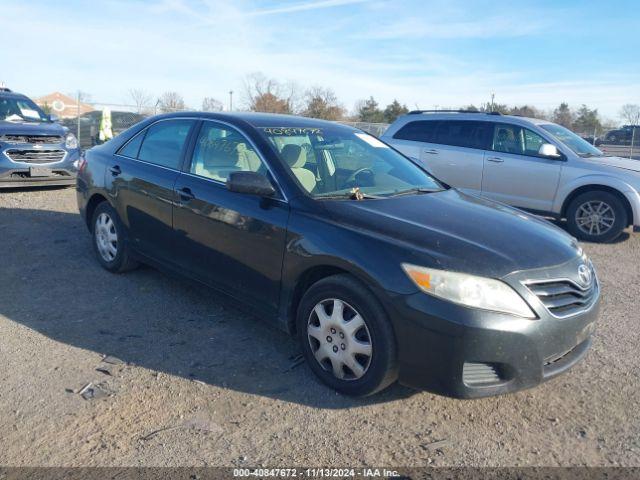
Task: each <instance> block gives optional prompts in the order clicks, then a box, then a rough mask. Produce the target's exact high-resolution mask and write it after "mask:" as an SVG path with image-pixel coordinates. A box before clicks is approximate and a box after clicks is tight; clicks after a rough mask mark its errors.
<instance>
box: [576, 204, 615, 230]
mask: <svg viewBox="0 0 640 480" xmlns="http://www.w3.org/2000/svg"><path fill="white" fill-rule="evenodd" d="M575 220H576V225H577V226H578V228H579V229H580V230H581V231H582V232H584V233H586V234H587V235H603V234H605V233H607V232H608V231H609V230H611V228H612V227H613V225H614V223H615V221H616V214H615V212H614V211H613V208H611V206H610V205H609V204H607V203H605V202H603V201H600V200H592V201H589V202H585V203H583V204H582V205H580V206H579V207H578V209H577V210H576V217H575Z"/></svg>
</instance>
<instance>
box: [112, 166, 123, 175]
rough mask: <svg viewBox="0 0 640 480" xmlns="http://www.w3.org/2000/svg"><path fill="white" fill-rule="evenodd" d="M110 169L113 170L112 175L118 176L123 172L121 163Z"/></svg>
mask: <svg viewBox="0 0 640 480" xmlns="http://www.w3.org/2000/svg"><path fill="white" fill-rule="evenodd" d="M109 171H110V172H111V175H113V176H114V177H117V176H118V175H120V174H121V173H122V169H121V168H120V165H114V166H113V167H111V168H110V169H109Z"/></svg>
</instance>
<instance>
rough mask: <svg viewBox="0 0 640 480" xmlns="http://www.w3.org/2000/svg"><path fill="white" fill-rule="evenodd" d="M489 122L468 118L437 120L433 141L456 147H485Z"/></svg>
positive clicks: (488, 135) (489, 128) (489, 129)
mask: <svg viewBox="0 0 640 480" xmlns="http://www.w3.org/2000/svg"><path fill="white" fill-rule="evenodd" d="M490 131H491V124H489V123H488V122H474V121H468V120H451V121H450V120H446V121H441V122H439V125H438V129H437V131H436V138H435V141H434V143H438V144H441V145H453V146H456V147H465V148H478V149H486V148H487V146H488V141H487V140H488V139H489V137H490Z"/></svg>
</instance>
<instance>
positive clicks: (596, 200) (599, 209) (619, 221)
mask: <svg viewBox="0 0 640 480" xmlns="http://www.w3.org/2000/svg"><path fill="white" fill-rule="evenodd" d="M627 224H628V221H627V211H626V210H625V208H624V205H623V204H622V202H621V201H620V199H619V198H618V197H617V196H615V195H613V194H611V193H609V192H602V191H595V192H586V193H583V194H581V195H578V196H577V197H576V198H575V199H574V200H573V201H572V202H571V204H570V205H569V208H568V209H567V227H568V229H569V231H570V232H571V233H572V234H573V236H575V237H577V238H578V239H580V240H586V241H588V242H597V243H603V242H611V241H613V240H615V239H616V238H618V236H620V234H621V233H622V231H623V230H624V229H625V228H626V227H627Z"/></svg>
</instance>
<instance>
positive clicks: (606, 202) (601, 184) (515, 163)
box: [381, 110, 640, 242]
mask: <svg viewBox="0 0 640 480" xmlns="http://www.w3.org/2000/svg"><path fill="white" fill-rule="evenodd" d="M381 138H382V139H383V140H384V141H385V142H387V143H388V144H390V145H392V146H393V147H395V148H396V149H398V150H399V151H401V152H402V153H404V154H405V155H407V156H409V157H411V158H414V159H415V160H417V161H419V162H420V163H421V164H422V165H423V166H424V167H425V168H426V169H427V170H428V171H429V172H431V173H432V174H433V175H434V176H436V177H437V178H439V179H440V180H442V181H444V182H446V183H448V184H449V185H451V186H454V187H457V188H458V189H460V190H463V191H466V192H469V193H472V194H477V195H481V196H483V197H487V198H491V199H493V200H497V201H499V202H503V203H506V204H509V205H512V206H514V207H518V208H522V209H524V210H529V211H532V212H534V213H538V214H541V215H544V216H552V217H555V218H558V219H566V220H567V228H568V230H569V231H570V232H571V233H572V234H573V235H574V236H576V237H578V238H579V239H581V240H587V241H592V242H609V241H612V240H614V239H615V238H617V237H618V236H619V235H620V233H621V232H622V231H623V230H624V229H625V228H627V227H629V226H634V229H635V230H638V228H639V227H640V161H638V160H629V159H625V158H619V157H609V156H605V155H604V154H603V153H602V152H601V151H600V150H598V149H597V148H596V147H594V146H593V145H591V144H589V143H587V142H586V141H584V140H583V139H582V138H580V137H579V136H577V135H576V134H574V133H573V132H571V131H570V130H567V129H566V128H564V127H562V126H560V125H557V124H555V123H551V122H549V121H547V120H539V119H534V118H525V117H516V116H510V115H500V114H496V113H481V112H446V113H443V112H442V111H438V112H431V111H423V110H419V111H415V112H411V113H409V114H407V115H404V116H402V117H400V118H398V120H396V121H395V122H394V123H393V124H392V125H391V126H390V127H389V128H388V129H387V131H386V132H385V133H384V134H383V135H382V137H381Z"/></svg>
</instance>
